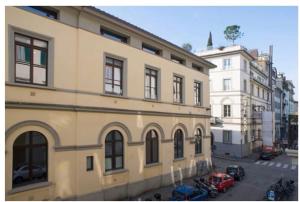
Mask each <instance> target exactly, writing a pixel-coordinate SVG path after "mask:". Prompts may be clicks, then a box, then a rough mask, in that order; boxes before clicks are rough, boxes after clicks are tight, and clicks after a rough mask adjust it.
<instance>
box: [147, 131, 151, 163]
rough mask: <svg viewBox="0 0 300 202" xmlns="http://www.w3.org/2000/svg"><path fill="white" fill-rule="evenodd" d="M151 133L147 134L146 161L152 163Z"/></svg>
mask: <svg viewBox="0 0 300 202" xmlns="http://www.w3.org/2000/svg"><path fill="white" fill-rule="evenodd" d="M151 150H152V149H151V135H150V134H149V133H148V134H147V136H146V163H151Z"/></svg>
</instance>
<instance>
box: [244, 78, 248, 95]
mask: <svg viewBox="0 0 300 202" xmlns="http://www.w3.org/2000/svg"><path fill="white" fill-rule="evenodd" d="M247 91H248V85H247V80H246V79H244V92H245V93H247Z"/></svg>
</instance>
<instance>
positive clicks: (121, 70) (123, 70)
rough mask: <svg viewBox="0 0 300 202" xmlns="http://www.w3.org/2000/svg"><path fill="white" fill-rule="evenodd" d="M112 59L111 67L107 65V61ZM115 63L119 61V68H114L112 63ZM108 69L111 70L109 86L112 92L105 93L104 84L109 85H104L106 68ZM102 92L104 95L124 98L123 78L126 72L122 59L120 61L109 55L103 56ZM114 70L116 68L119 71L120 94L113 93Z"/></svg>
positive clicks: (118, 58) (124, 62)
mask: <svg viewBox="0 0 300 202" xmlns="http://www.w3.org/2000/svg"><path fill="white" fill-rule="evenodd" d="M108 58H109V59H112V60H113V65H112V66H111V64H107V59H108ZM115 61H120V62H121V63H122V65H121V67H119V66H115V65H114V63H115ZM107 66H108V67H110V68H112V79H111V81H112V83H111V86H112V91H107V90H106V84H109V83H106V67H107ZM103 67H104V68H103V92H104V94H107V95H115V96H124V95H125V92H126V91H125V87H126V86H125V85H124V84H125V82H124V78H125V76H124V75H125V74H126V71H125V68H126V61H125V60H124V59H121V58H120V57H116V56H113V55H110V54H104V65H103ZM115 68H118V69H120V93H115V92H114V90H113V89H114V86H115V85H114V81H115V79H114V70H115Z"/></svg>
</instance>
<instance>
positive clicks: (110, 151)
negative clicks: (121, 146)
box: [105, 142, 112, 156]
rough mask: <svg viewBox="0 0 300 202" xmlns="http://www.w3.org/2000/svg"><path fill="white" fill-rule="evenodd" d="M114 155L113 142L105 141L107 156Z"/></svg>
mask: <svg viewBox="0 0 300 202" xmlns="http://www.w3.org/2000/svg"><path fill="white" fill-rule="evenodd" d="M111 155H112V143H108V142H106V143H105V156H111Z"/></svg>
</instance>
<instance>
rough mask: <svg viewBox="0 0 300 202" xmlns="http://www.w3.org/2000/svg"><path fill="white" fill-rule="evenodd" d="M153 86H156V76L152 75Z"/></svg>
mask: <svg viewBox="0 0 300 202" xmlns="http://www.w3.org/2000/svg"><path fill="white" fill-rule="evenodd" d="M151 87H153V88H154V87H156V78H155V77H154V76H152V77H151Z"/></svg>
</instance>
